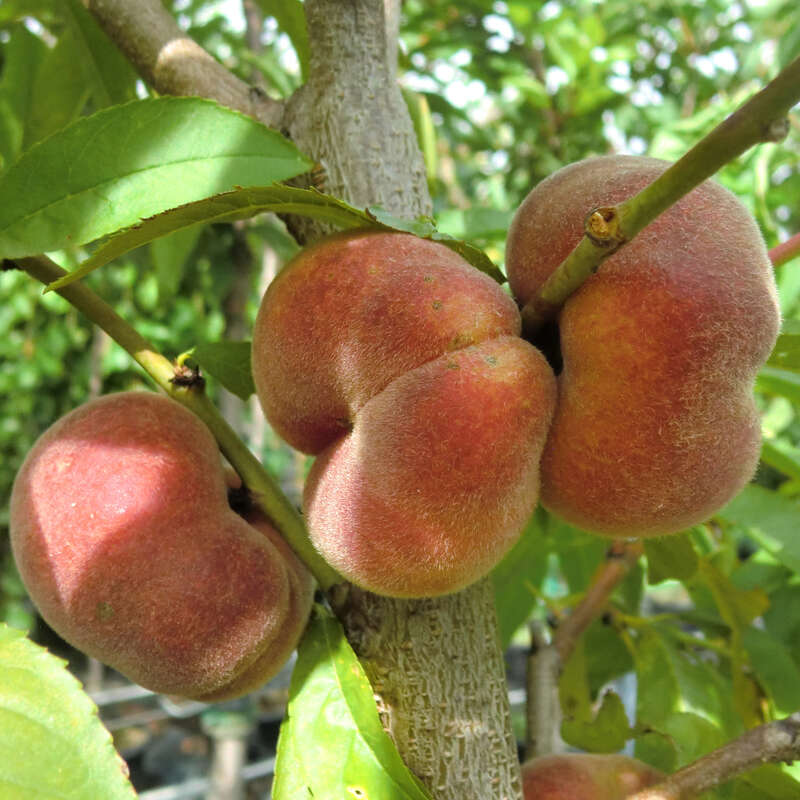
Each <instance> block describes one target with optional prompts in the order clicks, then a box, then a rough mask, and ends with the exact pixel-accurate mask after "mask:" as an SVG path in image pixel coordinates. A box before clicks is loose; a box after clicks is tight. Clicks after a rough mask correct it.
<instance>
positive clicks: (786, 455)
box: [761, 439, 800, 480]
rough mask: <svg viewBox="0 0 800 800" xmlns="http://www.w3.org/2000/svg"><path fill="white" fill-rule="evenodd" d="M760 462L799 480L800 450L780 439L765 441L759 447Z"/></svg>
mask: <svg viewBox="0 0 800 800" xmlns="http://www.w3.org/2000/svg"><path fill="white" fill-rule="evenodd" d="M761 460H762V461H763V462H764V463H765V464H769V465H770V466H771V467H775V469H777V470H780V471H781V472H782V473H783V474H784V475H787V476H788V477H790V478H794V479H795V480H800V448H798V447H794V446H793V445H791V444H789V443H788V442H784V441H783V440H781V439H769V440H766V439H765V440H764V442H763V443H762V445H761Z"/></svg>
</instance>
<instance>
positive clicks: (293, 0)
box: [258, 0, 311, 82]
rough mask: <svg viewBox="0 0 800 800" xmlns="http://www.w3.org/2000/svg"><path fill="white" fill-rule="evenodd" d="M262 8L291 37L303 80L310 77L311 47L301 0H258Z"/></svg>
mask: <svg viewBox="0 0 800 800" xmlns="http://www.w3.org/2000/svg"><path fill="white" fill-rule="evenodd" d="M258 4H259V6H261V10H262V11H263V12H264V14H266V15H267V16H269V17H274V18H275V21H276V22H277V23H278V27H279V28H280V29H281V30H282V31H283V32H284V33H285V34H286V35H287V36H288V37H289V39H290V40H291V42H292V47H294V52H295V53H296V54H297V60H298V61H299V62H300V73H301V75H302V78H303V81H304V82H305V81H306V80H307V79H308V65H309V61H310V60H311V47H310V45H309V43H308V29H307V28H306V15H305V10H304V8H303V4H302V3H301V2H300V0H258Z"/></svg>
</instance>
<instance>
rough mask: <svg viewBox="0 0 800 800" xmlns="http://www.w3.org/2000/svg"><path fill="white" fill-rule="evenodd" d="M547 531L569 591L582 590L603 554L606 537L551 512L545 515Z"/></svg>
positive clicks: (604, 552) (605, 547)
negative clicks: (571, 523)
mask: <svg viewBox="0 0 800 800" xmlns="http://www.w3.org/2000/svg"><path fill="white" fill-rule="evenodd" d="M547 534H548V537H549V538H550V541H551V543H552V546H553V547H554V548H555V551H556V553H558V560H559V564H560V565H561V570H562V572H563V573H564V577H565V578H566V580H567V584H568V585H569V590H570V592H573V593H576V592H583V591H584V590H585V589H586V587H587V586H588V585H589V581H590V580H591V578H592V575H594V573H595V570H596V569H597V567H598V566H599V565H600V564H601V563H602V561H603V559H604V557H605V554H606V551H607V550H608V546H609V542H608V540H604V539H601V538H600V537H599V536H594V535H593V534H591V533H586V532H585V531H582V530H580V529H579V528H575V527H573V526H572V525H569V524H568V523H566V522H562V521H561V520H560V519H558V517H554V516H553V515H552V514H550V515H548V518H547Z"/></svg>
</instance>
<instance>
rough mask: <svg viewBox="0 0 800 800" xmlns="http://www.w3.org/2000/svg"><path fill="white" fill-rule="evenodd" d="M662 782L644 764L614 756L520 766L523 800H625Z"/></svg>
mask: <svg viewBox="0 0 800 800" xmlns="http://www.w3.org/2000/svg"><path fill="white" fill-rule="evenodd" d="M663 778H664V775H663V773H661V772H659V771H658V770H657V769H653V767H650V766H648V765H647V764H645V763H644V762H642V761H638V760H637V759H635V758H630V757H629V756H623V755H616V754H614V755H597V754H590V753H570V754H565V755H553V756H541V757H539V758H534V759H531V760H530V761H526V762H525V763H524V764H523V765H522V791H523V794H524V796H525V800H625V798H626V797H628V795H630V794H633V793H634V792H638V791H640V790H641V789H646V788H647V787H648V786H652V785H654V784H656V783H658V782H659V781H661V780H663Z"/></svg>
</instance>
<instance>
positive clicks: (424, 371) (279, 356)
mask: <svg viewBox="0 0 800 800" xmlns="http://www.w3.org/2000/svg"><path fill="white" fill-rule="evenodd" d="M519 331H520V319H519V313H518V311H517V309H516V306H515V305H514V303H513V301H512V300H511V298H510V297H509V296H508V295H507V294H505V293H504V292H503V291H502V290H501V289H500V287H499V286H498V285H497V284H496V283H494V282H493V281H492V280H491V279H489V278H488V277H487V276H485V275H484V274H482V273H480V272H479V271H477V270H476V269H474V268H473V267H472V266H470V265H469V264H468V263H467V262H466V261H464V260H463V259H462V258H461V257H460V256H458V255H457V254H455V253H454V252H453V251H451V250H450V249H448V248H446V247H444V246H443V245H441V244H437V243H435V242H430V241H426V240H424V239H420V238H417V237H415V236H411V235H408V234H402V233H375V232H368V233H365V232H355V233H352V232H351V233H345V234H339V235H337V236H333V237H329V238H326V239H324V240H322V241H320V242H318V243H317V244H315V245H314V246H312V247H310V248H308V249H306V250H304V251H303V252H302V253H301V254H300V255H299V256H297V257H296V258H295V259H294V260H293V261H292V262H291V263H290V264H288V265H287V266H286V267H285V268H284V270H283V272H281V274H280V275H279V276H278V278H277V279H276V280H275V281H274V282H273V284H272V285H271V286H270V288H269V290H268V291H267V293H266V295H265V296H264V299H263V301H262V304H261V308H260V310H259V313H258V319H257V321H256V327H255V332H254V336H253V374H254V378H255V383H256V389H257V391H258V395H259V399H260V400H261V404H262V406H263V408H264V410H265V412H266V414H267V418H268V419H269V421H270V423H271V424H272V425H273V427H274V428H275V429H276V430H277V431H278V432H279V433H280V435H281V436H283V437H284V438H285V439H286V441H288V442H289V443H290V444H292V445H293V446H294V447H296V448H298V449H301V450H304V451H306V452H309V453H318V454H319V457H318V459H317V461H316V463H315V465H314V467H313V469H312V471H311V473H310V475H309V477H308V481H307V484H306V489H305V496H304V505H305V511H306V515H307V520H308V527H309V533H310V536H311V539H312V541H313V543H314V545H315V546H316V547H317V549H318V550H319V551H320V553H321V554H322V555H323V556H324V558H325V559H326V560H328V561H329V562H330V563H331V564H332V565H333V566H334V567H335V568H336V569H337V570H338V571H339V572H340V573H341V574H342V575H343V576H344V577H345V578H347V579H348V580H349V581H351V582H352V583H354V584H356V585H358V586H360V587H362V588H366V589H369V590H371V591H373V592H375V593H378V594H384V595H389V596H393V597H425V596H435V595H440V594H446V593H448V592H454V591H457V590H459V589H461V588H463V587H465V586H467V585H468V584H470V583H472V582H473V581H475V580H477V579H478V578H480V577H482V576H483V575H485V574H486V573H487V572H488V571H489V570H490V569H491V568H492V567H493V566H494V565H495V564H496V563H497V562H498V561H499V560H500V559H501V558H502V556H503V555H504V554H505V553H506V552H507V551H508V550H509V548H510V547H511V546H512V545H513V543H514V542H515V541H516V539H517V538H519V535H520V532H521V531H522V528H523V526H524V524H525V521H526V520H527V518H528V516H529V515H530V514H531V512H532V511H533V509H534V507H535V505H536V502H537V497H538V485H539V456H540V453H541V448H542V445H543V443H544V438H545V435H546V431H547V427H548V425H549V423H550V419H551V416H552V410H553V403H554V400H555V380H554V378H553V375H552V371H551V370H550V368H549V367H548V366H547V364H546V362H545V360H544V358H543V357H542V356H541V354H539V353H538V352H537V351H536V350H535V349H534V348H532V347H531V346H530V345H528V344H527V343H526V342H523V341H522V340H521V339H519V338H518V334H519Z"/></svg>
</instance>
